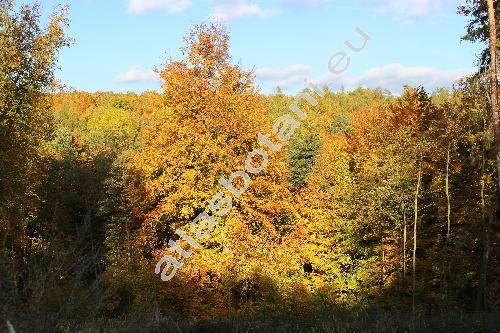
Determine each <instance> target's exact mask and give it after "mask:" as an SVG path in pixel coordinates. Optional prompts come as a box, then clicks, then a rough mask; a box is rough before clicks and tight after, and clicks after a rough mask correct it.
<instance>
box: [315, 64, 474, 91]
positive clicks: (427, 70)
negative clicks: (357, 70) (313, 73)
mask: <svg viewBox="0 0 500 333" xmlns="http://www.w3.org/2000/svg"><path fill="white" fill-rule="evenodd" d="M471 72H472V70H466V69H447V70H441V69H438V68H435V67H406V66H404V65H402V64H398V63H395V64H389V65H386V66H382V67H375V68H371V69H369V70H367V71H365V72H364V73H363V74H362V75H360V76H358V77H347V76H346V75H344V76H334V75H332V74H330V73H328V74H324V75H322V76H320V77H318V78H315V79H312V80H311V81H312V82H314V83H315V84H318V85H325V84H328V85H331V86H334V87H340V86H344V87H345V88H347V89H353V88H356V87H359V86H362V87H367V88H379V87H380V88H383V89H387V90H389V91H391V92H393V93H400V92H401V91H402V90H403V86H405V85H409V86H413V87H416V86H423V87H425V88H426V89H428V90H433V89H435V88H439V87H451V86H452V84H453V83H454V82H455V81H456V80H458V79H459V78H461V77H463V76H465V75H467V74H469V73H471Z"/></svg>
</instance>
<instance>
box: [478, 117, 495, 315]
mask: <svg viewBox="0 0 500 333" xmlns="http://www.w3.org/2000/svg"><path fill="white" fill-rule="evenodd" d="M485 130H486V126H485ZM482 153H483V154H482V155H483V156H482V163H481V245H482V247H483V249H482V252H481V261H480V265H479V288H478V293H477V304H476V307H477V309H478V310H486V309H487V308H488V297H487V296H488V294H487V279H486V277H487V271H488V257H489V243H490V235H489V227H490V225H491V221H492V219H493V214H494V212H493V211H492V212H491V213H490V216H489V219H488V220H487V219H486V200H485V193H484V189H485V179H484V178H485V175H484V165H485V151H484V146H483V151H482Z"/></svg>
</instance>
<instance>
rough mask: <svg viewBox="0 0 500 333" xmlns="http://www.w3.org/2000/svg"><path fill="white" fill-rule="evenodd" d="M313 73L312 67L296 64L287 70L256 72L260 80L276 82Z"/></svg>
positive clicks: (269, 69)
mask: <svg viewBox="0 0 500 333" xmlns="http://www.w3.org/2000/svg"><path fill="white" fill-rule="evenodd" d="M309 72H311V67H309V66H306V65H303V64H296V65H291V66H288V67H285V68H278V69H275V68H259V69H257V70H256V71H255V75H256V76H257V78H258V79H260V80H263V81H275V80H283V79H289V78H290V77H292V76H296V75H303V74H307V73H309Z"/></svg>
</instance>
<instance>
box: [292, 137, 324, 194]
mask: <svg viewBox="0 0 500 333" xmlns="http://www.w3.org/2000/svg"><path fill="white" fill-rule="evenodd" d="M320 146H321V141H320V138H319V135H318V134H317V133H305V134H300V135H297V136H296V137H295V138H294V139H293V142H292V143H291V144H290V148H289V150H288V156H287V163H288V167H289V168H290V174H291V175H290V183H291V184H292V185H293V186H295V187H301V186H304V185H306V183H307V176H308V175H309V173H310V172H311V169H312V167H313V165H314V162H315V158H316V155H317V154H318V151H319V149H320Z"/></svg>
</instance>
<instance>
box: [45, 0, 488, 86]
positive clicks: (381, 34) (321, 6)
mask: <svg viewBox="0 0 500 333" xmlns="http://www.w3.org/2000/svg"><path fill="white" fill-rule="evenodd" d="M461 1H464V0H460V1H457V0H350V1H347V0H343V1H340V0H268V1H259V0H247V1H246V0H233V1H228V0H199V1H198V0H107V1H102V0H59V1H56V0H44V1H43V6H44V9H45V10H47V11H48V10H50V9H51V8H52V6H53V5H54V4H55V3H56V2H62V3H66V4H69V5H70V19H71V26H70V30H69V35H70V36H71V37H73V38H74V39H75V40H76V43H75V44H74V45H73V46H72V47H70V48H68V49H65V50H64V51H63V52H62V53H61V57H60V61H59V67H60V70H59V72H58V77H59V79H60V80H61V81H62V83H64V84H66V85H67V86H69V87H71V88H74V89H78V90H86V91H134V92H142V91H144V90H146V89H155V90H156V89H159V86H160V83H159V81H158V79H157V78H156V76H155V74H154V73H153V72H152V68H154V67H160V66H161V65H162V63H164V62H165V60H166V59H167V57H169V56H171V57H173V58H179V57H180V53H179V51H178V50H179V48H180V47H181V46H182V42H181V38H182V36H183V35H184V34H185V33H186V32H187V31H188V30H189V28H190V27H191V26H193V25H194V24H196V23H199V22H201V21H203V20H208V19H214V18H215V19H218V20H223V21H224V22H225V24H226V25H227V27H228V28H229V30H230V32H231V36H232V39H231V53H232V56H233V59H234V61H240V62H241V64H242V66H243V67H244V68H245V69H252V68H255V70H256V74H257V85H258V86H259V87H260V88H261V90H262V91H263V92H265V93H268V92H271V91H273V90H274V88H275V87H276V86H277V85H279V86H281V87H282V88H283V89H284V90H285V91H287V92H295V91H297V90H299V89H301V88H302V87H303V85H304V83H303V80H304V79H305V78H308V79H310V80H311V81H313V82H316V83H319V84H326V83H331V84H332V88H333V89H338V88H340V87H341V86H344V87H345V88H347V89H350V88H354V87H356V86H359V85H362V86H367V87H377V86H381V87H382V88H386V89H389V90H391V91H393V92H395V93H398V92H399V91H400V90H401V87H402V86H403V85H404V84H410V85H419V84H422V85H424V86H426V87H427V88H428V89H433V88H435V87H438V86H449V85H450V84H451V83H452V82H453V81H454V80H455V79H456V78H458V77H460V76H461V75H463V74H465V73H468V72H470V71H472V70H473V66H474V62H475V54H476V53H477V52H478V50H479V48H480V47H481V46H480V45H471V44H469V43H465V42H464V43H461V42H460V36H461V35H462V34H463V32H464V27H465V24H466V19H465V18H463V17H461V16H459V15H457V14H456V7H457V6H458V5H459V4H460V2H461ZM358 26H359V27H361V28H362V29H363V30H364V31H366V33H367V34H369V35H370V37H371V41H370V43H369V44H368V46H367V48H366V49H365V50H363V51H362V52H360V53H358V54H355V55H353V56H352V63H351V66H350V68H349V70H348V71H347V72H346V73H345V75H343V76H342V77H332V76H331V75H327V74H326V73H327V72H328V61H329V59H330V57H331V56H332V55H333V54H335V53H336V52H338V51H343V50H347V48H346V46H345V45H344V41H346V40H352V41H353V42H356V41H360V36H359V35H358V34H357V33H356V31H355V28H356V27H358Z"/></svg>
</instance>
